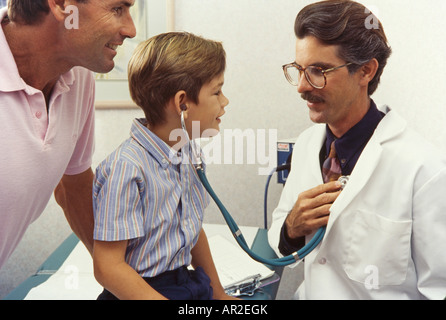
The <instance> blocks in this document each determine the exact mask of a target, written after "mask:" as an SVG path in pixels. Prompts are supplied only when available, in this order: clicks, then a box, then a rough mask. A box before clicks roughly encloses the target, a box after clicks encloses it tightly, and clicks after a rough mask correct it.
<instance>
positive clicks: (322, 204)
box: [285, 181, 341, 239]
mask: <svg viewBox="0 0 446 320" xmlns="http://www.w3.org/2000/svg"><path fill="white" fill-rule="evenodd" d="M340 193H341V184H340V183H339V182H337V181H334V182H329V183H326V184H323V185H320V186H317V187H315V188H313V189H310V190H308V191H305V192H302V193H301V194H300V195H299V197H298V199H297V201H296V203H295V204H294V207H293V209H291V211H290V213H289V214H288V217H287V218H286V220H285V225H286V231H287V236H288V237H289V239H298V238H301V237H304V236H307V235H309V234H311V233H313V232H314V231H316V230H317V229H319V228H320V227H323V226H326V225H327V223H328V218H329V214H330V208H331V205H332V204H333V202H334V201H335V200H336V199H337V197H338V196H339V194H340Z"/></svg>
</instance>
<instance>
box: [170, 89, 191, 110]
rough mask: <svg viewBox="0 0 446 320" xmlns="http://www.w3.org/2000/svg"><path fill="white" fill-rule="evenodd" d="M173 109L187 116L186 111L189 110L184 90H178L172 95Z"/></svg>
mask: <svg viewBox="0 0 446 320" xmlns="http://www.w3.org/2000/svg"><path fill="white" fill-rule="evenodd" d="M174 104H175V109H176V111H177V112H178V114H179V115H180V114H181V112H184V114H185V115H186V116H187V112H188V110H189V106H188V100H187V94H186V92H185V91H184V90H181V91H178V92H177V93H176V94H175V97H174Z"/></svg>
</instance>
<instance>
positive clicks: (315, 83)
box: [282, 62, 353, 89]
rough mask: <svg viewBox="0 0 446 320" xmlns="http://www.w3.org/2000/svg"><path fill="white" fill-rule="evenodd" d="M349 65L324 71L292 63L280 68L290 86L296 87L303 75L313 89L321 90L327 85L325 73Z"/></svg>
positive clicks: (345, 65)
mask: <svg viewBox="0 0 446 320" xmlns="http://www.w3.org/2000/svg"><path fill="white" fill-rule="evenodd" d="M351 64H353V63H347V64H344V65H342V66H339V67H335V68H330V69H325V70H324V69H322V68H321V67H316V66H309V67H306V68H302V67H301V66H300V65H298V64H297V63H296V62H292V63H289V64H286V65H284V66H282V68H283V72H284V74H285V77H286V79H287V80H288V82H289V83H290V84H291V85H293V86H298V85H299V84H300V81H301V79H302V73H305V78H306V79H307V81H308V83H309V84H310V85H311V86H312V87H313V88H315V89H323V88H325V86H326V85H327V77H326V74H327V73H329V72H332V71H335V70H338V69H340V68H343V67H347V66H349V65H351Z"/></svg>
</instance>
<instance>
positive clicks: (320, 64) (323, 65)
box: [296, 61, 335, 70]
mask: <svg viewBox="0 0 446 320" xmlns="http://www.w3.org/2000/svg"><path fill="white" fill-rule="evenodd" d="M296 64H297V65H298V66H299V67H301V68H303V67H302V66H301V65H300V64H298V63H297V62H296ZM310 66H311V67H319V68H321V69H324V70H325V69H331V68H334V67H335V66H334V65H333V64H331V63H327V62H319V61H318V62H314V63H312V64H310V65H309V66H307V68H308V67H310Z"/></svg>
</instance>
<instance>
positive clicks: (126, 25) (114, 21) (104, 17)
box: [67, 0, 136, 73]
mask: <svg viewBox="0 0 446 320" xmlns="http://www.w3.org/2000/svg"><path fill="white" fill-rule="evenodd" d="M134 2H135V0H89V1H88V2H87V3H78V2H76V1H73V5H75V6H77V7H78V9H79V29H73V30H70V32H69V33H68V38H69V39H68V41H69V43H68V44H67V45H68V46H69V48H70V49H71V51H70V59H71V60H73V65H79V66H83V67H85V68H87V69H90V70H92V71H94V72H99V73H107V72H109V71H111V70H112V69H113V68H114V65H115V64H114V61H113V59H114V57H115V56H116V54H117V52H116V49H117V47H118V46H119V45H122V43H123V42H124V40H125V39H126V38H133V37H134V36H135V35H136V29H135V25H134V23H133V20H132V17H131V16H130V12H129V10H130V7H131V6H132V5H133V4H134Z"/></svg>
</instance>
